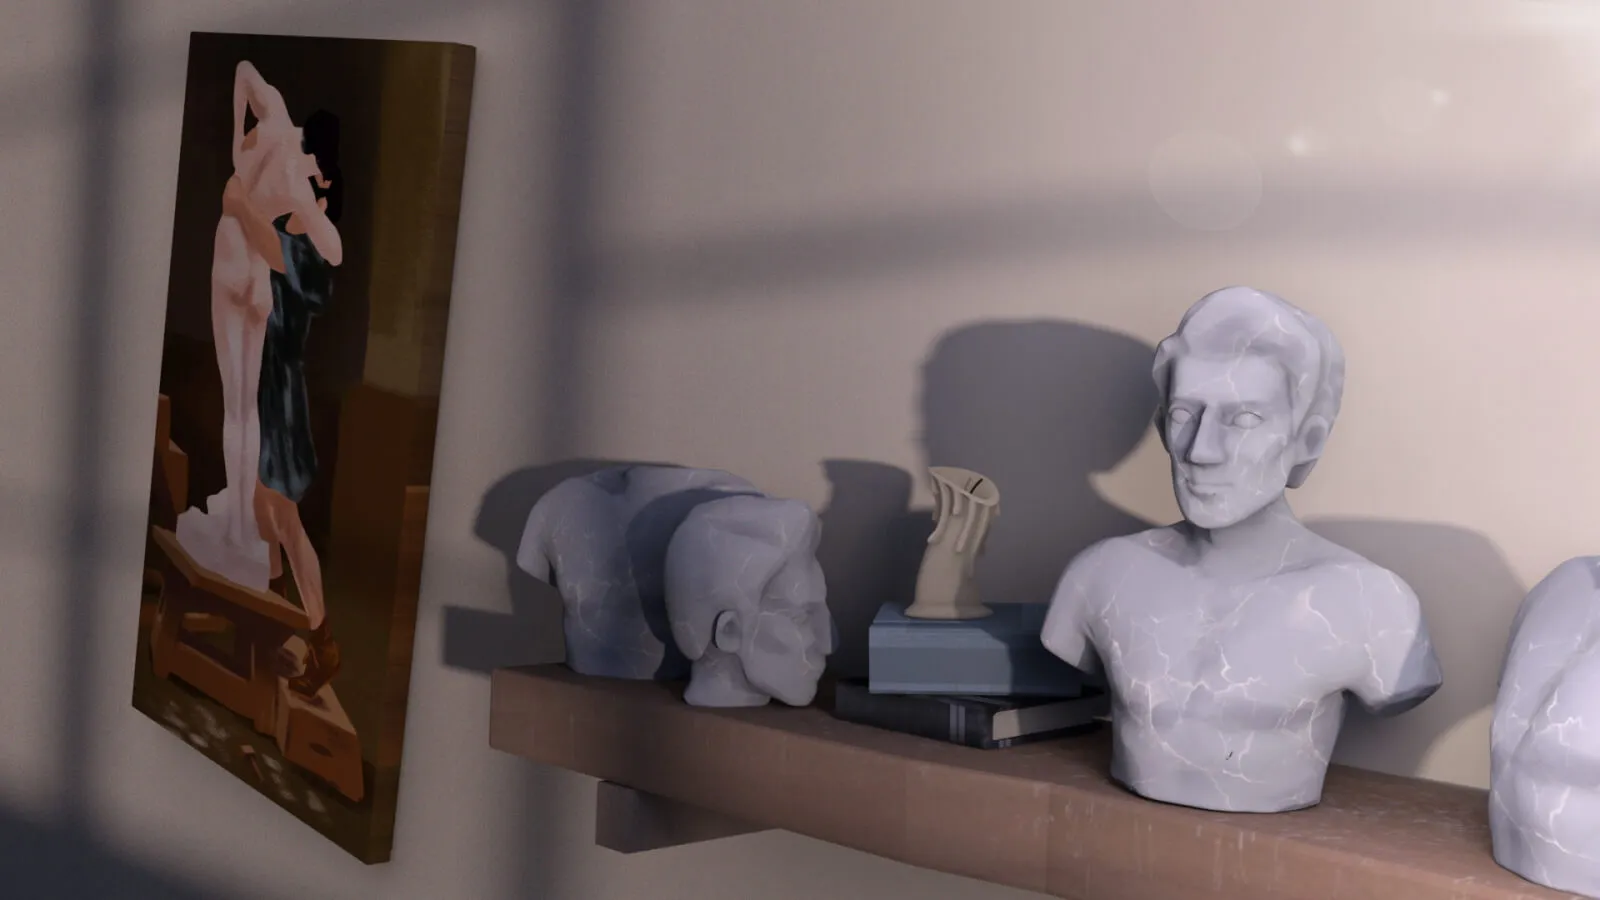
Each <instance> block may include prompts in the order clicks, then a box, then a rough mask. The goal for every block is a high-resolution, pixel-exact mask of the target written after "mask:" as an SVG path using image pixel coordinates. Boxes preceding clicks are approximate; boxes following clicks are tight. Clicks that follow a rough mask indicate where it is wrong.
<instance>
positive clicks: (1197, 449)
mask: <svg viewBox="0 0 1600 900" xmlns="http://www.w3.org/2000/svg"><path fill="white" fill-rule="evenodd" d="M1184 459H1185V460H1186V461H1188V463H1189V464H1190V465H1195V466H1218V465H1221V464H1223V463H1225V462H1227V461H1228V453H1227V449H1226V448H1225V447H1224V446H1223V433H1222V425H1221V423H1219V422H1218V421H1217V413H1216V411H1215V410H1210V409H1208V410H1206V411H1205V412H1203V413H1201V414H1200V421H1199V422H1198V423H1197V424H1196V425H1195V429H1194V438H1193V439H1192V440H1190V441H1189V450H1188V452H1187V453H1185V454H1184Z"/></svg>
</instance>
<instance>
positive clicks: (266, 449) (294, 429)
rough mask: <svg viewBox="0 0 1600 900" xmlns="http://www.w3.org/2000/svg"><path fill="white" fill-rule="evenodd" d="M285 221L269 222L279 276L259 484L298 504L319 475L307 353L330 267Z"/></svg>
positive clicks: (267, 349)
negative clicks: (279, 257) (279, 255)
mask: <svg viewBox="0 0 1600 900" xmlns="http://www.w3.org/2000/svg"><path fill="white" fill-rule="evenodd" d="M288 221H289V217H288V216H282V217H280V218H278V219H277V220H276V221H274V222H273V223H272V226H273V228H275V229H277V232H278V240H279V241H281V242H282V244H283V271H282V272H281V273H280V272H272V273H271V277H272V314H271V315H270V316H268V318H267V332H266V338H265V342H264V345H263V347H262V350H261V385H260V387H259V388H258V390H257V392H256V404H257V406H258V407H259V409H260V413H261V467H260V470H259V472H260V475H261V483H262V484H264V485H266V486H267V487H269V488H272V489H273V490H275V491H277V492H278V493H280V494H282V495H284V496H285V497H287V498H289V500H290V501H292V502H294V503H299V502H300V498H302V497H304V496H305V493H306V489H307V488H308V487H310V486H311V482H312V480H313V479H314V478H315V477H316V474H317V450H316V447H315V446H314V445H313V444H312V441H311V413H310V403H309V401H308V399H307V397H306V375H305V350H306V336H307V334H308V333H309V332H310V329H311V320H312V318H314V317H315V316H317V315H319V314H320V313H321V312H322V311H323V309H324V308H325V307H326V306H327V304H328V299H329V297H330V295H331V294H332V293H333V266H331V265H329V264H328V262H327V260H325V259H323V258H322V254H320V253H318V252H317V249H316V247H314V246H312V244H311V239H310V238H308V237H307V236H305V235H303V234H290V233H289V232H288V231H286V230H285V229H286V228H287V225H288Z"/></svg>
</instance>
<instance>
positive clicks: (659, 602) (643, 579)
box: [517, 466, 759, 680]
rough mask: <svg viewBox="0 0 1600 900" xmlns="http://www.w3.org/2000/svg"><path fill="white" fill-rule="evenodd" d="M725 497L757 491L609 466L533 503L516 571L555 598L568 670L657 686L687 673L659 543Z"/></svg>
mask: <svg viewBox="0 0 1600 900" xmlns="http://www.w3.org/2000/svg"><path fill="white" fill-rule="evenodd" d="M735 494H759V491H757V490H756V487H755V486H754V485H752V484H751V483H750V482H748V481H745V480H744V479H743V478H739V477H738V476H736V475H730V474H728V473H727V472H722V471H718V470H714V469H690V468H679V467H674V466H617V467H613V468H610V469H603V470H601V471H599V472H596V473H594V474H592V475H586V476H581V477H577V478H569V479H567V480H566V481H563V482H562V483H560V484H558V485H556V486H555V487H554V488H552V489H551V490H550V491H549V492H548V493H546V494H545V495H544V496H543V497H541V498H539V501H538V502H537V503H535V504H534V506H533V510H532V512H530V513H529V514H528V524H527V526H526V528H525V529H524V530H523V533H522V543H521V545H520V546H519V547H518V549H517V566H518V568H520V569H522V570H523V571H524V572H527V573H528V574H530V575H532V576H533V577H535V578H537V579H539V580H540V581H544V582H547V583H550V584H553V585H555V587H556V589H557V590H558V591H559V592H560V594H561V601H562V610H563V617H562V631H563V633H564V635H565V637H566V646H567V665H568V666H569V667H570V668H571V669H572V670H573V671H575V672H578V673H579V674H583V675H601V676H606V677H612V678H638V679H650V678H656V679H662V680H672V679H678V678H683V677H685V676H687V675H688V674H689V661H688V659H687V658H686V657H684V655H683V654H682V653H681V652H680V651H679V650H678V647H677V645H676V643H675V642H674V641H673V637H672V628H671V625H670V624H669V623H668V620H667V607H666V599H665V596H664V591H665V587H664V583H663V576H664V571H665V567H666V558H667V544H668V542H669V541H671V540H672V535H673V533H674V532H675V531H676V530H677V529H678V526H679V525H681V524H682V523H683V521H684V519H685V517H687V516H688V515H689V513H690V511H691V510H693V509H694V508H695V507H697V506H699V505H700V504H702V503H707V502H710V501H713V500H720V499H723V498H726V497H729V496H732V495H735Z"/></svg>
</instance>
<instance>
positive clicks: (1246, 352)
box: [1043, 287, 1441, 812]
mask: <svg viewBox="0 0 1600 900" xmlns="http://www.w3.org/2000/svg"><path fill="white" fill-rule="evenodd" d="M1153 374H1154V377H1155V380H1156V385H1157V387H1158V389H1159V391H1160V396H1161V405H1160V409H1159V410H1158V412H1157V421H1156V428H1157V431H1158V432H1159V434H1160V436H1161V439H1162V442H1163V444H1164V445H1165V447H1166V448H1167V452H1168V454H1169V455H1170V456H1171V458H1172V484H1173V491H1174V492H1175V493H1176V495H1177V500H1178V506H1179V508H1180V509H1181V510H1182V512H1183V521H1181V522H1179V523H1177V524H1176V525H1171V526H1167V527H1165V528H1155V529H1151V530H1149V531H1144V532H1140V533H1138V534H1132V535H1128V536H1125V537H1117V538H1111V539H1109V540H1105V541H1101V542H1100V543H1098V544H1095V545H1093V546H1091V547H1090V548H1089V549H1087V550H1085V551H1084V552H1083V553H1081V554H1079V555H1078V556H1077V557H1076V558H1075V559H1074V560H1073V561H1072V562H1071V563H1070V564H1069V565H1068V567H1067V570H1066V572H1065V573H1064V574H1063V575H1062V577H1061V581H1060V584H1059V585H1058V586H1057V588H1056V592H1055V595H1054V597H1053V598H1052V599H1051V603H1050V610H1049V613H1048V615H1047V616H1046V619H1045V624H1044V628H1043V641H1044V644H1045V646H1046V647H1047V648H1049V650H1050V651H1051V652H1052V653H1054V654H1055V655H1056V656H1059V657H1060V658H1062V659H1063V660H1065V661H1067V662H1068V663H1070V664H1072V665H1074V666H1076V667H1078V668H1079V669H1082V670H1084V671H1086V672H1088V673H1090V674H1094V675H1100V676H1102V677H1103V678H1104V679H1105V681H1106V683H1107V685H1108V687H1109V688H1110V691H1111V695H1112V735H1113V738H1112V739H1113V750H1112V759H1111V777H1112V778H1113V779H1114V780H1115V781H1117V782H1118V783H1120V784H1122V785H1123V786H1125V787H1127V788H1128V789H1130V790H1132V791H1133V792H1135V793H1137V794H1140V795H1142V796H1145V797H1148V798H1150V799H1154V800H1161V801H1165V802H1169V803H1176V804H1182V805H1185V806H1194V807H1200V808H1203V809H1215V810H1225V811H1238V812H1280V811H1285V810H1292V809H1298V808H1303V807H1307V806H1312V805H1315V804H1316V803H1317V802H1318V801H1319V800H1320V799H1321V796H1322V782H1323V777H1324V775H1325V774H1326V772H1327V767H1328V757H1329V755H1330V753H1331V752H1332V751H1333V747H1334V742H1335V740H1336V739H1337V737H1338V733H1339V727H1340V724H1341V722H1342V718H1343V713H1344V704H1345V696H1346V693H1347V692H1348V693H1349V694H1351V695H1354V696H1355V697H1356V699H1357V700H1358V701H1360V702H1361V703H1362V704H1363V705H1365V706H1366V707H1367V708H1368V709H1370V710H1371V711H1373V712H1375V713H1378V714H1380V715H1382V714H1395V713H1400V712H1403V711H1405V710H1408V709H1411V708H1412V707H1414V706H1416V705H1417V704H1419V703H1421V702H1422V701H1423V700H1425V699H1426V698H1427V697H1429V696H1430V695H1431V694H1432V693H1433V692H1434V691H1435V690H1437V689H1438V687H1439V684H1440V681H1441V675H1440V671H1439V663H1438V660H1437V658H1436V657H1435V655H1434V652H1433V648H1432V644H1431V643H1430V641H1429V639H1428V632H1427V628H1426V626H1425V624H1424V622H1423V620H1422V613H1421V609H1420V607H1419V605H1418V603H1417V598H1416V596H1415V594H1413V593H1412V591H1411V589H1410V588H1409V587H1408V586H1407V585H1406V584H1405V583H1404V582H1402V581H1401V580H1400V579H1399V578H1398V577H1397V576H1396V575H1395V574H1394V573H1392V572H1389V571H1387V570H1385V569H1382V568H1380V567H1379V566H1377V565H1375V564H1373V563H1371V562H1369V561H1367V560H1366V559H1363V558H1362V557H1360V556H1358V555H1356V554H1355V553H1352V552H1350V551H1349V550H1346V549H1344V548H1343V547H1339V546H1337V545H1335V544H1333V543H1331V542H1329V541H1327V540H1324V539H1323V538H1321V537H1318V536H1317V535H1316V534H1313V533H1312V532H1311V531H1310V530H1309V529H1307V528H1306V527H1305V526H1304V525H1302V524H1300V522H1299V521H1298V520H1297V519H1296V518H1295V515H1294V512H1293V510H1291V509H1290V508H1289V503H1288V501H1287V500H1286V499H1285V497H1284V491H1285V489H1287V488H1293V487H1299V486H1300V485H1301V484H1302V483H1304V482H1305V480H1306V478H1307V476H1309V475H1310V473H1311V469H1312V467H1313V466H1315V465H1316V463H1317V460H1318V459H1319V458H1320V457H1321V455H1322V451H1323V447H1324V446H1325V445H1326V443H1327V440H1328V435H1329V433H1330V432H1331V431H1332V429H1333V423H1334V419H1335V418H1336V417H1337V415H1338V412H1339V403H1340V398H1341V395H1342V392H1343V384H1344V355H1343V351H1342V350H1341V349H1340V347H1339V344H1338V341H1337V340H1336V339H1335V338H1334V336H1333V334H1332V333H1331V332H1330V331H1329V330H1328V329H1327V327H1326V326H1324V325H1323V324H1322V323H1321V322H1319V321H1318V320H1317V319H1315V318H1313V317H1312V316H1310V315H1308V314H1307V313H1305V312H1303V311H1302V310H1300V309H1297V308H1296V307H1294V306H1292V305H1290V304H1289V303H1288V302H1286V301H1284V300H1282V299H1280V298H1278V297H1275V296H1272V295H1270V294H1266V293H1263V292H1261V291H1257V290H1254V289H1251V288H1246V287H1232V288H1225V289H1223V290H1220V291H1216V292H1214V293H1211V294H1208V295H1207V296H1205V297H1204V298H1202V299H1201V300H1200V301H1199V302H1197V303H1196V304H1195V305H1194V306H1193V307H1191V308H1190V310H1189V311H1188V313H1186V314H1185V315H1184V317H1183V320H1182V321H1181V322H1180V323H1179V325H1178V330H1177V333H1175V334H1173V335H1172V336H1171V337H1169V338H1167V339H1166V340H1164V341H1162V342H1161V345H1160V346H1159V347H1158V348H1157V350H1156V356H1155V363H1154V366H1153Z"/></svg>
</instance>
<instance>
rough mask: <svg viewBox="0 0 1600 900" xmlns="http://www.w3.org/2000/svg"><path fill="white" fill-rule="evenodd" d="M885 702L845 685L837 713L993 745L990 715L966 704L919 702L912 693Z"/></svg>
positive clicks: (840, 691)
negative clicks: (912, 696)
mask: <svg viewBox="0 0 1600 900" xmlns="http://www.w3.org/2000/svg"><path fill="white" fill-rule="evenodd" d="M890 699H891V702H884V701H883V700H882V699H880V698H877V697H874V696H873V695H872V694H870V693H868V692H866V691H865V690H860V689H855V688H845V687H843V686H841V687H840V688H839V689H838V692H837V694H836V696H835V699H834V710H833V714H834V715H835V716H836V717H837V718H840V719H843V720H844V721H847V722H855V723H857V724H859V725H873V726H876V727H879V728H886V729H889V730H891V731H899V732H903V733H905V734H914V735H917V736H919V737H926V738H932V739H933V740H936V741H945V742H947V743H952V744H961V745H963V746H966V747H976V748H979V749H982V748H985V747H989V746H991V745H992V743H993V742H992V741H991V740H990V720H989V716H988V715H987V714H986V713H985V712H984V711H982V710H979V709H972V708H969V707H968V706H966V705H965V704H960V703H945V702H941V701H937V700H929V701H925V702H918V701H917V699H915V698H911V697H894V698H890Z"/></svg>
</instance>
